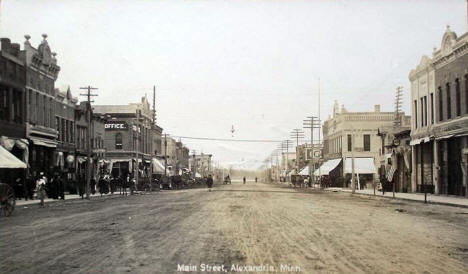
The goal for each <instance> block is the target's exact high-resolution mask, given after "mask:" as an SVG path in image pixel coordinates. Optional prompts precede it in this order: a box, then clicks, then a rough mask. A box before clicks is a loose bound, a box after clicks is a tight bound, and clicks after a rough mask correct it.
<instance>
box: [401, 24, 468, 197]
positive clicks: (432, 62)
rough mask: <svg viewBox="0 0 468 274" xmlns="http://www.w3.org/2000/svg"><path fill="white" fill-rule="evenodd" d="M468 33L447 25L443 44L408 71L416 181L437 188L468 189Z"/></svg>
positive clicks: (446, 190)
mask: <svg viewBox="0 0 468 274" xmlns="http://www.w3.org/2000/svg"><path fill="white" fill-rule="evenodd" d="M467 64H468V33H465V34H463V35H462V36H460V37H457V35H456V34H455V32H453V31H452V30H450V28H449V27H447V30H446V31H445V33H444V35H443V37H442V43H441V48H440V49H434V52H433V54H432V58H429V57H427V56H424V57H423V58H422V60H421V62H420V64H419V65H418V66H417V67H416V68H415V69H413V70H412V71H411V72H410V74H409V80H410V81H411V99H412V104H411V107H412V113H413V122H412V125H411V145H412V150H413V153H412V155H413V156H412V163H413V166H414V167H415V168H414V171H413V173H412V186H413V188H414V189H416V190H418V191H422V190H423V188H422V186H423V185H425V186H426V187H427V188H428V189H429V191H434V192H435V193H437V194H449V195H459V196H463V195H468V191H467V188H468V183H467V180H468V179H467V177H468V176H467V163H468V65H467Z"/></svg>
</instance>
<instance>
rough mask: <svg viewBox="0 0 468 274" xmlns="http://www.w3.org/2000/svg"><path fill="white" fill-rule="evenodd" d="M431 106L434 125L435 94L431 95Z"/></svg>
mask: <svg viewBox="0 0 468 274" xmlns="http://www.w3.org/2000/svg"><path fill="white" fill-rule="evenodd" d="M429 104H430V105H431V124H434V93H431V101H430V102H429Z"/></svg>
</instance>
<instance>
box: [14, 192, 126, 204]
mask: <svg viewBox="0 0 468 274" xmlns="http://www.w3.org/2000/svg"><path fill="white" fill-rule="evenodd" d="M110 195H119V193H118V192H117V194H116V193H114V194H110V193H109V194H103V195H102V196H103V197H104V196H110ZM90 197H91V198H93V197H101V194H98V193H97V194H91V195H90ZM76 199H81V196H80V195H78V194H68V195H65V200H76ZM85 199H86V196H85ZM40 201H41V200H39V199H34V200H27V201H25V200H24V199H21V200H16V206H25V205H31V204H39V203H40ZM58 201H63V200H54V199H51V198H47V199H44V203H50V202H58Z"/></svg>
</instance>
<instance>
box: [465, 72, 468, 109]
mask: <svg viewBox="0 0 468 274" xmlns="http://www.w3.org/2000/svg"><path fill="white" fill-rule="evenodd" d="M465 113H468V74H465Z"/></svg>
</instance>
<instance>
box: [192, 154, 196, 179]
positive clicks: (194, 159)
mask: <svg viewBox="0 0 468 274" xmlns="http://www.w3.org/2000/svg"><path fill="white" fill-rule="evenodd" d="M196 153H197V152H196V151H195V150H192V156H193V162H192V173H193V178H196V175H197V157H196Z"/></svg>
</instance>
